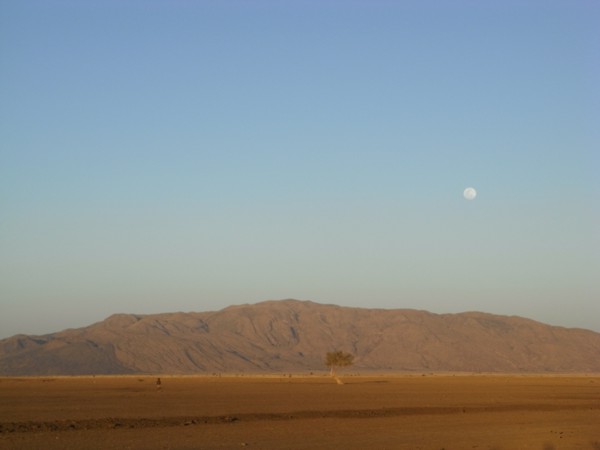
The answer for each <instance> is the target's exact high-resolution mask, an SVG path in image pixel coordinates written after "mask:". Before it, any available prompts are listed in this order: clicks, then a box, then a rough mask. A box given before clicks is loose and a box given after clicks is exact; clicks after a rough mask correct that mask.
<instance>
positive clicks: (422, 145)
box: [0, 0, 600, 338]
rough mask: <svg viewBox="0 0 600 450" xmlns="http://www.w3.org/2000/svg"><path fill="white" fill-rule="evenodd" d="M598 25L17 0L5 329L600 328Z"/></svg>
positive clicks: (581, 17)
mask: <svg viewBox="0 0 600 450" xmlns="http://www.w3.org/2000/svg"><path fill="white" fill-rule="evenodd" d="M599 23H600V3H598V2H596V1H581V0H574V1H573V0H569V1H566V0H565V1H556V0H543V1H542V0H540V1H536V0H532V1H502V2H499V1H454V2H443V1H420V0H419V1H416V0H415V1H397V2H394V1H377V0H375V1H367V0H364V1H296V2H281V1H274V0H273V1H252V0H249V1H228V0H222V1H216V0H215V1H198V2H192V1H178V0H174V1H171V0H169V1H167V0H145V1H114V0H102V1H86V2H81V1H75V0H64V1H56V0H44V1H26V2H17V1H14V2H11V1H2V2H0V62H1V64H0V98H1V99H2V100H1V102H0V207H1V209H0V338H1V337H7V336H10V335H13V334H17V333H27V334H43V333H48V332H53V331H59V330H61V329H64V328H75V327H81V326H85V325H88V324H90V323H93V322H96V321H99V320H102V319H104V318H105V317H107V316H108V315H110V314H113V313H118V312H125V313H139V314H146V313H157V312H170V311H208V310H217V309H221V308H223V307H225V306H228V305H230V304H240V303H254V302H258V301H262V300H267V299H282V298H298V299H306V300H313V301H316V302H321V303H335V304H339V305H344V306H360V307H378V308H415V309H425V310H429V311H431V312H434V313H447V312H450V313H453V312H462V311H467V310H478V311H485V312H490V313H497V314H508V315H520V316H525V317H529V318H532V319H535V320H539V321H542V322H546V323H550V324H554V325H562V326H568V327H583V328H589V329H594V330H596V331H600V282H599V275H600V260H599V255H600V231H599V230H600V202H599V200H600V181H599V180H600V176H599V173H600V170H599V169H600V126H599V125H600V123H599V122H600V121H599V118H600V89H599V80H600V32H599V31H598V24H599ZM468 186H473V187H475V188H476V189H477V192H478V195H477V198H476V199H475V200H473V201H467V200H465V199H464V198H463V196H462V192H463V190H464V189H465V188H466V187H468Z"/></svg>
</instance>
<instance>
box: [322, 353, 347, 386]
mask: <svg viewBox="0 0 600 450" xmlns="http://www.w3.org/2000/svg"><path fill="white" fill-rule="evenodd" d="M352 363H354V355H353V354H351V353H345V352H342V351H340V350H337V351H335V352H327V355H325V365H326V366H327V367H329V369H330V371H331V372H330V373H331V376H332V377H333V378H334V379H335V380H336V381H337V382H338V384H342V381H341V380H340V379H339V378H338V377H337V376H336V372H335V371H336V369H337V368H338V367H348V366H351V365H352Z"/></svg>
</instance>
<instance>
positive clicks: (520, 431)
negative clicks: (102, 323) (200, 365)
mask: <svg viewBox="0 0 600 450" xmlns="http://www.w3.org/2000/svg"><path fill="white" fill-rule="evenodd" d="M342 379H343V380H344V382H345V383H344V384H343V385H338V384H336V383H335V382H334V381H333V380H332V379H331V378H329V377H325V376H317V375H306V376H301V375H294V376H291V377H290V376H249V375H245V376H222V377H219V376H188V377H186V376H162V377H161V381H162V384H161V388H160V390H159V389H157V387H156V383H155V381H156V377H150V376H121V377H117V376H115V377H111V376H97V377H46V378H43V377H36V378H15V377H4V378H1V377H0V448H2V449H44V450H54V449H133V450H138V449H139V450H141V449H144V450H145V449H180V450H191V449H240V448H246V449H263V450H275V449H277V450H279V449H361V450H362V449H411V450H412V449H435V450H440V449H445V450H452V449H457V450H458V449H460V450H463V449H494V450H500V449H535V450H551V449H554V450H558V449H565V450H567V449H568V450H572V449H592V450H600V376H585V375H581V376H575V375H573V376H566V375H565V376H550V375H548V376H537V375H527V376H521V375H511V376H500V375H426V376H423V375H421V374H419V375H381V376H374V375H370V376H357V375H355V376H350V375H344V374H342Z"/></svg>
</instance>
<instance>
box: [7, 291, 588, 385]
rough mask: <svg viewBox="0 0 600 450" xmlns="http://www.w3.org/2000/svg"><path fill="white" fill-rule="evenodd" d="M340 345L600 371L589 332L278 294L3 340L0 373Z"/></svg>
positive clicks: (297, 359) (386, 362)
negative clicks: (352, 305)
mask: <svg viewBox="0 0 600 450" xmlns="http://www.w3.org/2000/svg"><path fill="white" fill-rule="evenodd" d="M335 349H340V350H344V351H347V352H351V353H353V354H354V355H355V364H354V366H353V368H352V369H351V370H352V371H368V370H376V371H387V370H393V371H461V372H465V371H466V372H473V371H483V372H600V333H595V332H593V331H589V330H583V329H572V328H562V327H556V326H550V325H545V324H542V323H539V322H535V321H533V320H529V319H524V318H521V317H515V316H511V317H508V316H498V315H492V314H485V313H480V312H466V313H461V314H432V313H429V312H426V311H418V310H410V309H394V310H386V309H365V308H349V307H340V306H335V305H322V304H317V303H313V302H309V301H297V300H282V301H267V302H262V303H258V304H254V305H238V306H230V307H228V308H225V309H223V310H221V311H215V312H200V313H181V312H179V313H169V314H153V315H134V314H116V315H113V316H110V317H109V318H107V319H106V320H104V321H102V322H98V323H95V324H93V325H90V326H88V327H84V328H79V329H69V330H65V331H61V332H58V333H52V334H47V335H43V336H26V335H16V336H13V337H10V338H7V339H3V340H0V375H60V374H63V375H78V374H133V373H163V374H164V373H170V374H191V373H214V372H242V371H243V372H247V373H248V372H294V371H295V372H299V371H303V372H304V371H313V370H315V371H319V370H325V367H324V363H323V361H324V356H325V353H326V352H328V351H332V350H335Z"/></svg>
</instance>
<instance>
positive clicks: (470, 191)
mask: <svg viewBox="0 0 600 450" xmlns="http://www.w3.org/2000/svg"><path fill="white" fill-rule="evenodd" d="M463 195H464V196H465V198H466V199H467V200H473V199H474V198H475V197H477V191H476V190H475V189H474V188H472V187H468V188H466V189H465V191H464V192H463Z"/></svg>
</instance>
